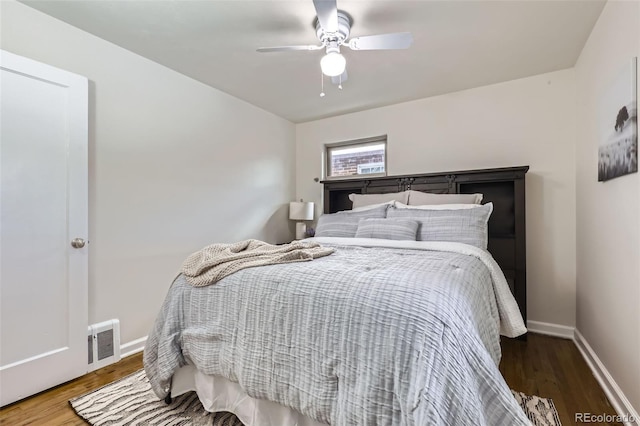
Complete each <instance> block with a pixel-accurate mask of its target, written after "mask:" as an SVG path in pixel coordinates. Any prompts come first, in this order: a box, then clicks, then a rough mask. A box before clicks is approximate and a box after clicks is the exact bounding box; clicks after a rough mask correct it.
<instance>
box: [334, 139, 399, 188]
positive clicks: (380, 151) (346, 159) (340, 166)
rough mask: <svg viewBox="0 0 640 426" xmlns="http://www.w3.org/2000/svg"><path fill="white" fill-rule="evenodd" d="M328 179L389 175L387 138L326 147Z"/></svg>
mask: <svg viewBox="0 0 640 426" xmlns="http://www.w3.org/2000/svg"><path fill="white" fill-rule="evenodd" d="M326 158H327V178H338V177H347V176H358V175H383V176H386V174H387V167H386V166H387V136H386V135H385V136H378V137H374V138H367V139H358V140H355V141H349V142H340V143H335V144H330V145H327V146H326Z"/></svg>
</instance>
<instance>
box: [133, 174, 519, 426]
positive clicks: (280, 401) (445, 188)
mask: <svg viewBox="0 0 640 426" xmlns="http://www.w3.org/2000/svg"><path fill="white" fill-rule="evenodd" d="M525 172H526V168H509V169H492V170H489V171H486V170H485V171H471V172H456V173H447V174H428V175H413V176H401V177H385V178H372V179H363V180H351V181H348V182H347V181H341V182H336V181H331V182H324V183H323V185H324V190H325V203H326V204H325V212H326V213H328V214H330V213H332V212H336V211H339V210H346V209H348V208H350V207H351V205H350V202H348V197H349V194H350V193H354V191H355V192H356V193H359V194H374V193H383V194H384V193H392V192H401V191H406V190H416V191H421V192H430V193H433V192H435V193H438V192H439V193H450V194H455V193H460V194H463V193H469V194H472V193H483V194H484V198H483V202H484V203H485V206H486V208H485V206H482V208H484V209H485V210H486V209H487V208H489V207H490V208H491V210H492V211H493V213H492V215H491V218H493V219H490V222H489V231H488V236H487V241H486V242H485V245H486V244H487V243H488V247H489V251H487V250H485V249H484V248H482V247H476V246H474V245H473V244H466V243H465V244H463V243H460V242H450V241H406V240H392V239H381V238H363V237H359V238H344V237H332V236H328V237H322V236H321V237H318V238H316V239H314V240H313V241H315V242H318V243H320V244H322V245H323V246H324V247H331V248H333V249H335V252H334V253H333V254H331V255H330V256H326V257H324V258H321V259H316V260H313V261H312V262H300V263H290V264H285V265H269V266H263V267H260V268H249V269H244V270H241V271H239V272H236V273H234V274H233V275H230V276H228V277H226V278H224V279H223V280H221V281H219V282H218V283H216V284H215V285H211V286H207V287H199V288H198V287H193V286H191V285H189V284H188V283H187V282H186V280H185V279H184V277H183V276H181V277H178V278H177V279H176V280H175V281H174V283H173V285H172V286H171V288H170V290H169V294H168V295H167V298H166V300H165V303H164V305H163V307H162V309H161V311H160V313H159V315H158V318H157V320H156V322H155V325H154V328H153V330H152V331H151V333H150V335H149V338H148V340H147V345H146V347H145V353H144V362H145V370H146V373H147V376H148V377H149V380H150V382H151V385H152V388H153V390H154V392H155V393H156V394H157V395H158V397H159V398H165V397H166V396H167V395H171V396H177V395H179V394H181V393H184V392H187V391H191V390H195V391H196V392H197V393H198V397H199V398H200V400H201V401H202V403H203V406H204V407H205V409H207V410H209V411H231V412H233V413H234V414H236V415H237V416H238V418H239V419H240V420H241V421H242V422H243V423H244V424H245V425H247V426H258V425H259V426H276V425H277V426H287V425H299V426H320V425H326V424H332V425H365V424H366V425H426V424H461V425H462V424H477V425H482V424H486V425H496V424H528V420H527V419H526V417H525V416H524V414H523V413H522V410H521V409H520V407H519V406H518V404H517V403H516V401H515V399H514V398H513V397H512V395H511V393H510V391H509V389H508V387H507V386H506V384H505V382H504V380H503V378H502V376H501V375H500V373H499V370H498V368H497V365H498V362H499V359H500V343H499V342H500V334H501V333H502V334H504V335H507V336H509V337H516V336H518V335H522V334H523V333H524V332H526V329H525V328H524V321H523V317H524V312H522V311H523V310H522V306H521V305H519V303H516V302H517V301H519V300H518V297H517V294H515V293H516V290H522V284H523V283H522V282H519V283H517V282H516V281H515V278H516V277H518V274H519V273H520V271H519V270H517V269H514V271H513V274H512V276H511V280H509V276H507V277H506V278H505V275H507V274H505V273H504V270H505V269H506V268H505V266H504V265H506V266H511V264H509V263H507V264H504V263H503V265H501V264H500V262H497V260H498V258H500V259H501V261H502V262H504V261H505V260H504V259H505V257H500V254H498V255H497V257H496V254H495V253H501V251H499V250H502V251H506V250H505V249H504V247H505V246H507V244H504V242H503V241H499V242H498V244H497V245H496V242H495V240H496V238H497V239H500V238H501V239H511V240H513V241H511V243H513V244H514V245H513V247H517V245H518V244H519V243H521V242H520V241H517V238H521V237H522V235H520V234H518V232H517V231H523V230H524V227H523V225H524V224H522V229H520V226H521V225H520V224H518V222H519V220H520V219H523V217H524V216H523V212H524V210H523V208H524V205H523V204H520V203H524V193H523V191H524V173H525ZM441 176H444V181H441V179H442V178H441ZM412 188H414V189H412ZM480 189H482V191H480ZM394 190H395V191H394ZM384 209H385V218H386V214H387V213H386V209H387V208H386V207H385V208H384ZM479 210H480V208H477V209H476V208H474V209H473V211H479ZM401 213H402V212H400V213H399V214H401ZM495 213H498V214H497V215H495V216H494V214H495ZM519 213H522V217H518V218H516V216H518V214H519ZM345 214H346V213H345ZM474 214H475V213H474ZM505 215H508V216H509V217H502V216H505ZM327 217H329V216H327ZM496 217H497V218H498V221H497V222H496V219H495V218H496ZM373 219H375V220H378V219H377V218H375V217H372V223H374V222H375V220H373ZM381 219H384V218H381ZM402 220H404V219H402ZM491 220H493V221H494V222H491ZM504 220H506V221H508V224H507V225H505V224H504ZM396 222H398V223H399V222H400V221H396ZM407 222H411V221H407ZM375 223H376V224H377V222H375ZM492 224H493V226H492ZM509 229H510V230H512V231H513V232H511V233H505V232H504V231H505V230H509ZM492 240H493V242H492ZM480 245H482V244H480ZM495 247H499V249H498V251H497V250H496V249H495ZM492 249H494V252H495V253H494V256H491V255H490V253H493V252H492V251H491V250H492ZM507 261H508V262H510V260H507ZM516 266H518V265H517V262H515V261H514V262H513V267H514V268H515V267H516ZM516 284H517V286H516ZM525 290H526V288H525ZM512 293H513V294H512ZM525 294H526V293H525ZM514 295H515V296H516V297H515V298H514ZM520 301H521V300H520Z"/></svg>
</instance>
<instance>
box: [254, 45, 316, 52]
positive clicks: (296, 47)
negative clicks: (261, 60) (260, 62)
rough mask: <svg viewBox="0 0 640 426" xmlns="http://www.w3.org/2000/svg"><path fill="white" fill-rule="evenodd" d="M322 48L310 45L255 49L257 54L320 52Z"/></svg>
mask: <svg viewBox="0 0 640 426" xmlns="http://www.w3.org/2000/svg"><path fill="white" fill-rule="evenodd" d="M323 47H324V46H322V45H320V46H315V45H313V44H311V45H306V46H305V45H300V46H274V47H261V48H259V49H256V51H257V52H261V53H266V52H290V51H294V50H320V49H322V48H323Z"/></svg>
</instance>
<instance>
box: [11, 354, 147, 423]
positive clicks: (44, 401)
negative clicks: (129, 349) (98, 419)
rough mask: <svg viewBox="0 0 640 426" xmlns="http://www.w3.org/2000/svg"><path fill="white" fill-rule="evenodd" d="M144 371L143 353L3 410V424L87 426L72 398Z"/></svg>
mask: <svg viewBox="0 0 640 426" xmlns="http://www.w3.org/2000/svg"><path fill="white" fill-rule="evenodd" d="M141 368H142V352H140V353H138V354H135V355H132V356H130V357H127V358H124V359H122V360H121V361H120V362H118V363H116V364H112V365H108V366H106V367H104V368H101V369H99V370H96V371H93V372H91V373H89V374H86V375H84V376H82V377H80V378H77V379H75V380H72V381H70V382H67V383H65V384H62V385H60V386H56V387H55V388H53V389H49V390H48V391H44V392H41V393H39V394H37V395H34V396H32V397H30V398H27V399H23V400H22V401H18V402H16V403H14V404H11V405H7V406H6V407H3V408H1V409H0V425H2V426H5V425H6V426H22V425H34V426H36V425H47V426H58V425H86V424H87V423H86V422H85V421H84V420H83V419H81V418H80V417H78V416H77V415H76V412H75V411H73V408H71V405H70V404H69V399H71V398H73V397H75V396H80V395H82V394H85V393H87V392H89V391H91V390H93V389H97V388H99V387H102V386H104V385H106V384H107V383H111V382H113V381H114V380H117V379H119V378H121V377H124V376H126V375H128V374H131V373H133V372H135V371H138V370H139V369H141Z"/></svg>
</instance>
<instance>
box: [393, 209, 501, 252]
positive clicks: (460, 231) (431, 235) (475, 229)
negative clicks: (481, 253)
mask: <svg viewBox="0 0 640 426" xmlns="http://www.w3.org/2000/svg"><path fill="white" fill-rule="evenodd" d="M492 211H493V204H492V203H487V204H485V205H483V206H478V207H476V208H473V209H462V210H416V209H397V208H395V207H393V208H390V209H389V211H388V212H387V217H389V218H408V219H414V220H417V221H418V222H420V226H419V228H418V238H417V240H418V241H452V242H458V243H465V244H471V245H472V246H476V247H480V248H481V249H485V250H486V249H487V242H488V240H489V231H488V223H489V216H491V212H492Z"/></svg>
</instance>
